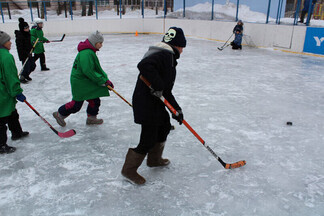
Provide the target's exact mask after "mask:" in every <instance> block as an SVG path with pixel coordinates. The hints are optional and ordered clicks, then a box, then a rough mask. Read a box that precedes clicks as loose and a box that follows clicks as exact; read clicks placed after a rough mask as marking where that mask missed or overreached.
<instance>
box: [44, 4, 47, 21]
mask: <svg viewBox="0 0 324 216" xmlns="http://www.w3.org/2000/svg"><path fill="white" fill-rule="evenodd" d="M43 4H44V18H45V21H47V14H46V2H45V1H43Z"/></svg>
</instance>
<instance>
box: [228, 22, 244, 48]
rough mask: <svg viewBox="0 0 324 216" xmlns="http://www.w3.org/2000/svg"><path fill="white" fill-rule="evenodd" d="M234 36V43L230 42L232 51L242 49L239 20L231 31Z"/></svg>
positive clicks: (241, 27)
mask: <svg viewBox="0 0 324 216" xmlns="http://www.w3.org/2000/svg"><path fill="white" fill-rule="evenodd" d="M233 33H234V34H235V38H234V41H232V42H231V46H232V49H242V45H241V44H242V38H243V22H242V20H239V21H238V22H237V25H236V26H235V27H234V29H233Z"/></svg>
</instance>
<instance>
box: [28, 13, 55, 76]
mask: <svg viewBox="0 0 324 216" xmlns="http://www.w3.org/2000/svg"><path fill="white" fill-rule="evenodd" d="M43 26H44V23H43V20H42V19H40V18H36V19H35V26H33V27H32V29H31V30H30V35H31V43H32V44H34V43H35V42H36V40H37V38H38V39H39V41H38V43H37V44H36V46H35V49H34V61H35V62H36V61H37V59H39V60H40V65H41V70H42V71H48V70H49V68H47V67H46V62H45V61H46V59H45V49H44V43H49V42H50V41H49V40H48V39H47V38H46V37H44V32H43Z"/></svg>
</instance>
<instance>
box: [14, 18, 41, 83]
mask: <svg viewBox="0 0 324 216" xmlns="http://www.w3.org/2000/svg"><path fill="white" fill-rule="evenodd" d="M15 35H16V46H17V51H18V56H19V60H20V61H21V63H22V65H24V63H25V61H26V59H27V58H28V61H27V62H26V64H25V67H24V69H23V71H22V73H21V75H20V78H19V80H20V82H21V83H27V82H28V81H31V80H32V79H31V78H30V77H29V75H30V73H31V72H32V71H34V70H35V67H36V64H35V62H34V59H33V57H32V56H31V54H30V51H31V49H32V48H33V45H32V44H31V42H30V40H31V39H30V31H29V25H28V23H26V22H25V20H24V19H23V18H19V31H18V30H16V31H15Z"/></svg>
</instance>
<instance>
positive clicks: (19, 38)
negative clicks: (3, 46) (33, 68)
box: [15, 30, 33, 61]
mask: <svg viewBox="0 0 324 216" xmlns="http://www.w3.org/2000/svg"><path fill="white" fill-rule="evenodd" d="M15 35H16V46H17V51H18V56H19V60H20V61H25V60H26V59H27V57H28V55H29V52H30V50H31V49H32V48H33V45H32V44H31V41H30V33H29V32H24V31H18V30H16V31H15Z"/></svg>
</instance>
